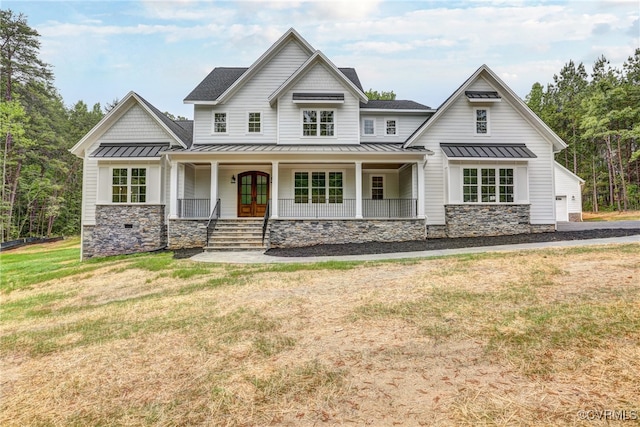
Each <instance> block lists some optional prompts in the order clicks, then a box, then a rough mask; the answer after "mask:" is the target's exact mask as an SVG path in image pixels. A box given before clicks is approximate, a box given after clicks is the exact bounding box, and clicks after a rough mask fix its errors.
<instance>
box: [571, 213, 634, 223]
mask: <svg viewBox="0 0 640 427" xmlns="http://www.w3.org/2000/svg"><path fill="white" fill-rule="evenodd" d="M582 219H583V220H584V221H632V220H635V221H638V220H640V211H622V212H620V211H614V212H583V213H582Z"/></svg>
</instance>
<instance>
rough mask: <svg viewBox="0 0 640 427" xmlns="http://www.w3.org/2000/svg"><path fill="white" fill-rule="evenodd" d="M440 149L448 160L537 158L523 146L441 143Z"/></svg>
mask: <svg viewBox="0 0 640 427" xmlns="http://www.w3.org/2000/svg"><path fill="white" fill-rule="evenodd" d="M440 148H442V151H444V154H445V155H446V156H447V157H449V158H478V159H482V158H484V159H492V158H493V159H535V158H536V157H538V156H536V155H535V154H534V153H533V151H531V150H529V149H528V148H527V146H526V145H525V144H453V143H445V142H441V143H440Z"/></svg>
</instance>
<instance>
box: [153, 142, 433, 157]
mask: <svg viewBox="0 0 640 427" xmlns="http://www.w3.org/2000/svg"><path fill="white" fill-rule="evenodd" d="M164 152H166V153H222V152H227V153H245V152H254V153H255V152H263V153H267V152H280V153H316V152H323V153H422V154H428V153H429V152H430V151H429V150H427V149H426V148H424V147H410V148H403V147H402V143H398V144H383V143H372V144H367V143H362V144H354V145H284V144H208V145H194V146H192V147H191V148H190V149H188V150H185V149H182V148H178V147H171V148H169V149H167V150H164Z"/></svg>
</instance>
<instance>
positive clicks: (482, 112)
mask: <svg viewBox="0 0 640 427" xmlns="http://www.w3.org/2000/svg"><path fill="white" fill-rule="evenodd" d="M475 126H476V135H488V134H489V110H488V109H486V108H476V109H475Z"/></svg>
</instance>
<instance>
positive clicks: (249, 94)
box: [193, 41, 309, 144]
mask: <svg viewBox="0 0 640 427" xmlns="http://www.w3.org/2000/svg"><path fill="white" fill-rule="evenodd" d="M308 58H309V55H308V54H307V52H306V51H305V50H304V49H303V48H302V47H301V46H300V45H299V44H298V43H297V42H296V41H290V42H289V43H287V44H286V45H284V46H283V47H282V49H281V50H280V51H279V52H277V54H276V55H275V56H274V57H273V58H271V60H270V61H268V62H267V63H266V64H265V65H264V66H263V67H262V68H261V69H260V70H258V72H257V73H256V74H255V75H254V76H253V77H252V78H251V79H250V80H249V81H247V82H245V83H244V85H243V86H242V87H241V88H240V89H238V91H237V92H236V93H234V94H233V96H232V97H231V98H230V99H229V100H228V101H227V102H225V103H224V104H221V105H216V106H208V105H195V109H194V136H193V141H194V144H216V143H224V144H228V143H245V144H247V143H251V144H259V143H269V144H273V143H275V142H276V139H277V127H276V123H277V110H276V107H271V105H269V101H268V97H269V95H271V94H272V93H273V92H275V91H276V89H278V88H279V87H280V86H281V85H282V83H284V82H285V80H287V78H289V76H291V74H293V73H294V72H295V71H296V70H297V69H298V68H299V67H300V66H301V65H302V64H303V63H304V62H305V61H306V60H307V59H308ZM214 112H223V113H226V114H227V133H226V134H214V133H213V113H214ZM250 112H258V113H260V115H261V128H262V129H261V132H260V133H249V132H248V126H247V123H248V115H249V113H250Z"/></svg>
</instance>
